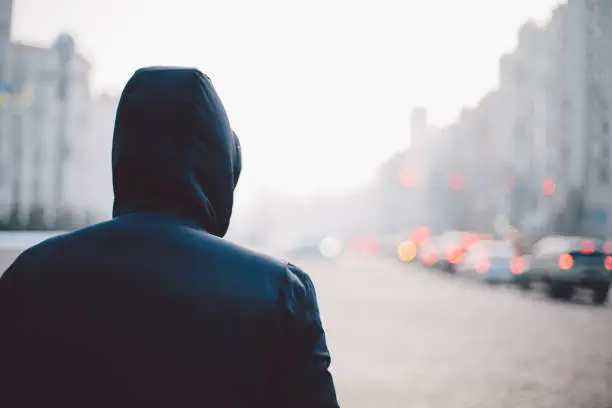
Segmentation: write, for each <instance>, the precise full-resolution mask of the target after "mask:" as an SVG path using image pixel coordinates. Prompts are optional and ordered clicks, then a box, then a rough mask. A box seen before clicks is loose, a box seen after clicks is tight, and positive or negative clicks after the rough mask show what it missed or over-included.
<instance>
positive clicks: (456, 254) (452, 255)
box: [446, 248, 463, 265]
mask: <svg viewBox="0 0 612 408" xmlns="http://www.w3.org/2000/svg"><path fill="white" fill-rule="evenodd" d="M461 259H463V251H462V250H461V248H453V249H451V250H449V251H448V253H447V254H446V260H447V261H448V263H450V264H451V265H457V264H458V263H459V262H461Z"/></svg>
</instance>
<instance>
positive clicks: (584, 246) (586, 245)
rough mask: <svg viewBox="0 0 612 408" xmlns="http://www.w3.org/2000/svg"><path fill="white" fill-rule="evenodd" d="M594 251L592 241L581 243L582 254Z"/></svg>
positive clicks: (589, 253)
mask: <svg viewBox="0 0 612 408" xmlns="http://www.w3.org/2000/svg"><path fill="white" fill-rule="evenodd" d="M594 252H595V243H594V242H593V241H584V242H583V243H582V254H583V255H591V254H593V253H594Z"/></svg>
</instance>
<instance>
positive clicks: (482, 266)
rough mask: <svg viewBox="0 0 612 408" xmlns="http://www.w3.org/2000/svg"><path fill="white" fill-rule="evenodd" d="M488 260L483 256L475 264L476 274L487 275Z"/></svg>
mask: <svg viewBox="0 0 612 408" xmlns="http://www.w3.org/2000/svg"><path fill="white" fill-rule="evenodd" d="M489 266H490V262H489V258H488V257H486V256H484V257H482V258H481V259H480V260H478V262H477V263H476V272H478V273H487V272H488V271H489Z"/></svg>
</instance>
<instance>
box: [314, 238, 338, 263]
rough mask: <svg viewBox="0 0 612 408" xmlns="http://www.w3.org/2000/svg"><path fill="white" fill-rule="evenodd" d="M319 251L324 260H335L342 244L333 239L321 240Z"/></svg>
mask: <svg viewBox="0 0 612 408" xmlns="http://www.w3.org/2000/svg"><path fill="white" fill-rule="evenodd" d="M319 251H320V252H321V255H323V256H324V257H326V258H335V257H337V256H338V255H340V252H341V251H342V242H340V240H339V239H338V238H334V237H326V238H323V239H322V240H321V242H320V243H319Z"/></svg>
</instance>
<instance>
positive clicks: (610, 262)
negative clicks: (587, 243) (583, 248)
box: [604, 256, 612, 271]
mask: <svg viewBox="0 0 612 408" xmlns="http://www.w3.org/2000/svg"><path fill="white" fill-rule="evenodd" d="M604 266H605V267H606V269H607V270H609V271H612V256H606V260H605V261H604Z"/></svg>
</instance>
